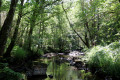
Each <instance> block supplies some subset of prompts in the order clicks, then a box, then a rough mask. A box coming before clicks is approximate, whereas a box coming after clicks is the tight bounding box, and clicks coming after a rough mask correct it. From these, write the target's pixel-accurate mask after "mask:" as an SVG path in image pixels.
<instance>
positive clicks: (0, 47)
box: [0, 0, 18, 56]
mask: <svg viewBox="0 0 120 80" xmlns="http://www.w3.org/2000/svg"><path fill="white" fill-rule="evenodd" d="M17 2H18V0H11V5H10V10H9V12H8V15H7V17H6V19H5V21H4V24H3V26H2V28H1V31H0V56H2V55H3V53H4V50H5V45H6V42H7V38H8V34H9V31H10V28H11V24H12V21H13V17H14V13H15V9H16V5H17Z"/></svg>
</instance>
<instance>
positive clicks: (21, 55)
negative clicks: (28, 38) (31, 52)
mask: <svg viewBox="0 0 120 80" xmlns="http://www.w3.org/2000/svg"><path fill="white" fill-rule="evenodd" d="M12 56H13V57H14V58H15V59H17V60H24V59H25V58H26V57H27V51H25V50H24V49H23V48H21V47H19V46H15V47H14V48H13V50H12Z"/></svg>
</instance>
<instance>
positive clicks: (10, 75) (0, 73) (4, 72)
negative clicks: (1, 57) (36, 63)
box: [0, 63, 23, 80]
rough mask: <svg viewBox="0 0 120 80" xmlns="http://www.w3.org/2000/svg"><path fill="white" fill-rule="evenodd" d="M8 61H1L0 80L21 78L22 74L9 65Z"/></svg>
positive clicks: (18, 79)
mask: <svg viewBox="0 0 120 80" xmlns="http://www.w3.org/2000/svg"><path fill="white" fill-rule="evenodd" d="M7 66H8V64H7V63H0V80H21V79H22V78H23V77H22V74H20V73H18V72H14V71H13V70H12V69H10V68H8V67H7Z"/></svg>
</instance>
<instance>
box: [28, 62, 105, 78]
mask: <svg viewBox="0 0 120 80" xmlns="http://www.w3.org/2000/svg"><path fill="white" fill-rule="evenodd" d="M47 64H48V67H47V72H46V73H47V77H43V76H42V77H40V76H37V77H31V78H29V79H28V80H103V79H100V78H97V77H96V76H93V75H92V74H91V73H90V72H87V73H85V71H84V70H77V68H75V67H74V66H69V64H68V63H56V62H55V61H54V60H51V61H49V62H47ZM48 75H52V76H53V78H50V77H49V76H48Z"/></svg>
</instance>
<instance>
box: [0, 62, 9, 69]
mask: <svg viewBox="0 0 120 80" xmlns="http://www.w3.org/2000/svg"><path fill="white" fill-rule="evenodd" d="M7 66H8V63H0V69H3V68H4V67H7Z"/></svg>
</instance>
